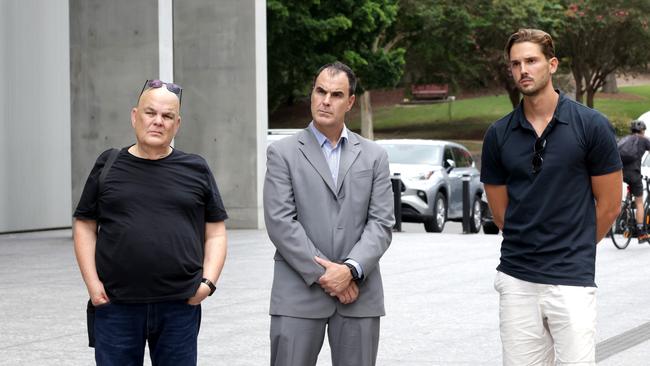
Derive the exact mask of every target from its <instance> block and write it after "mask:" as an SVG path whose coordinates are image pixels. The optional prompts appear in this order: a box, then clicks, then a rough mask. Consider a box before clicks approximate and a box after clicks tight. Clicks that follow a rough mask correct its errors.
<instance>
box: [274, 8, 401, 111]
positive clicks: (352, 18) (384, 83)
mask: <svg viewBox="0 0 650 366" xmlns="http://www.w3.org/2000/svg"><path fill="white" fill-rule="evenodd" d="M397 10H398V6H397V0H339V1H336V0H320V1H319V0H268V1H267V22H268V31H267V47H268V65H269V73H268V74H269V107H270V109H271V110H273V109H275V108H276V107H277V106H279V105H280V104H283V103H292V102H293V101H294V100H295V99H296V98H299V97H302V96H305V95H307V94H308V93H309V90H310V89H311V83H312V78H313V74H314V71H315V70H316V69H317V68H318V67H320V66H321V65H323V64H325V63H328V62H332V61H335V60H341V61H343V62H345V63H347V64H348V65H349V66H350V67H351V68H352V69H353V70H355V73H356V74H357V76H358V78H359V87H360V90H363V91H364V93H365V92H366V91H367V90H369V89H371V88H376V87H392V86H395V84H396V83H397V82H398V81H399V79H400V78H401V76H402V69H403V65H404V52H405V51H404V49H401V48H398V47H396V44H397V43H396V42H398V41H399V39H396V38H395V37H391V35H390V34H388V33H387V30H388V29H389V27H390V26H391V24H392V23H393V22H394V21H395V19H396V16H397ZM366 96H367V97H368V98H364V97H363V96H362V98H361V101H360V104H364V103H365V102H367V103H369V94H367V95H366ZM364 100H365V102H364ZM361 107H362V108H361V109H362V111H363V110H364V109H365V110H367V111H370V108H369V107H370V106H369V104H368V105H367V106H366V105H362V106H361ZM364 107H366V108H364Z"/></svg>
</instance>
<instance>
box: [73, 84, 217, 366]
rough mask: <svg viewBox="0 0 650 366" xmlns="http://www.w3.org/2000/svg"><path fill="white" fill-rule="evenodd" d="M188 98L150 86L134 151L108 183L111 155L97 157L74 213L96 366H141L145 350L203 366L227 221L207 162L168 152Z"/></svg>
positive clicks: (122, 156) (162, 361) (124, 154)
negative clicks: (209, 305) (201, 337)
mask: <svg viewBox="0 0 650 366" xmlns="http://www.w3.org/2000/svg"><path fill="white" fill-rule="evenodd" d="M181 92H182V89H181V88H180V86H178V85H176V84H170V83H165V82H162V81H160V80H147V81H146V83H145V85H144V87H143V89H142V92H141V93H140V98H139V99H138V104H137V106H136V107H134V108H133V109H132V111H131V125H132V126H133V129H134V132H135V140H136V143H135V144H134V145H131V146H130V147H125V148H123V149H121V150H120V151H119V153H118V155H117V156H116V158H115V160H114V162H113V164H112V166H110V169H109V170H107V171H106V172H105V174H104V177H103V179H102V178H101V177H102V172H103V171H104V169H105V166H106V165H107V161H109V156H110V155H111V150H108V151H106V152H104V153H103V154H101V155H100V156H99V158H98V159H97V162H96V163H95V166H94V167H93V169H92V171H91V173H90V176H89V177H88V180H87V181H86V185H85V187H84V190H83V193H82V195H81V199H80V201H79V205H78V206H77V209H76V211H75V213H74V217H75V223H74V246H75V253H76V255H77V262H78V263H79V268H80V269H81V274H82V276H83V279H84V282H85V283H86V287H87V288H88V294H89V295H90V302H91V303H92V306H94V310H95V320H94V329H91V331H93V330H94V336H95V360H96V362H97V365H142V363H143V358H144V348H145V342H147V343H148V344H149V351H150V355H151V360H152V364H153V365H196V362H197V355H196V353H197V345H196V340H197V335H198V332H199V325H200V322H201V307H200V304H201V302H202V301H203V300H205V299H206V298H207V297H208V296H210V295H212V293H213V292H214V290H215V285H214V284H215V283H217V280H218V279H219V274H220V273H221V269H222V268H223V264H224V261H225V257H226V226H225V224H224V220H225V219H226V218H227V215H226V211H225V210H224V207H223V204H222V202H221V197H220V196H219V190H218V189H217V184H216V183H215V181H214V177H213V176H212V173H211V172H210V168H209V167H208V165H207V163H206V162H205V160H203V158H201V157H199V156H197V155H193V154H186V153H184V152H182V151H179V150H176V149H173V148H172V147H171V142H172V139H173V138H174V136H175V135H176V132H177V131H178V129H179V127H180V123H181V117H180V113H179V110H180V98H181ZM100 181H101V182H100ZM98 228H99V230H98ZM91 309H92V307H91Z"/></svg>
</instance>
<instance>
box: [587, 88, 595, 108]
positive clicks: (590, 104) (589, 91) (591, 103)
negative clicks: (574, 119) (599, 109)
mask: <svg viewBox="0 0 650 366" xmlns="http://www.w3.org/2000/svg"><path fill="white" fill-rule="evenodd" d="M595 94H596V90H595V89H594V88H592V87H591V86H590V85H588V86H587V107H589V108H593V107H594V95H595Z"/></svg>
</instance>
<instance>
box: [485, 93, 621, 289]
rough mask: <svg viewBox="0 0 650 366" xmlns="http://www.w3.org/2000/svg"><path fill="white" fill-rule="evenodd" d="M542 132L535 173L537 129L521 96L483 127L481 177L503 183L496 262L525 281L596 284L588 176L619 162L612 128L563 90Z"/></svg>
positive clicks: (593, 215) (593, 211) (602, 172)
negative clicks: (502, 219)
mask: <svg viewBox="0 0 650 366" xmlns="http://www.w3.org/2000/svg"><path fill="white" fill-rule="evenodd" d="M542 137H543V138H545V139H546V148H545V149H544V151H543V152H542V155H543V159H544V161H543V163H542V165H541V170H540V171H539V172H538V173H533V168H532V159H533V153H534V152H533V151H534V145H535V141H536V139H537V134H536V133H535V130H534V129H533V127H532V125H531V124H530V122H528V121H527V120H526V117H525V115H524V111H523V104H520V105H519V107H517V109H515V110H514V111H513V112H512V113H510V114H508V115H507V116H505V117H504V118H502V119H501V120H499V121H497V122H496V123H494V124H493V125H492V126H490V128H489V129H488V130H487V132H486V134H485V140H484V142H483V153H482V156H481V181H482V182H483V183H485V184H492V185H506V186H507V190H508V207H507V208H506V213H505V223H504V228H503V242H502V244H501V263H500V264H499V266H498V267H497V269H498V270H499V271H501V272H504V273H506V274H509V275H511V276H513V277H516V278H519V279H521V280H524V281H529V282H535V283H543V284H551V285H572V286H595V282H594V276H595V264H596V208H595V204H594V195H593V192H592V187H591V177H592V176H599V175H605V174H608V173H613V172H615V171H617V170H620V169H621V167H622V163H621V159H620V156H619V154H618V148H617V146H616V137H615V135H614V129H613V128H612V126H611V125H610V124H609V121H608V120H607V118H605V116H603V115H602V114H600V113H598V112H597V111H595V110H593V109H590V108H587V107H585V106H583V105H581V104H579V103H577V102H575V101H572V100H570V99H568V98H567V97H566V96H565V95H564V94H563V93H560V98H559V100H558V105H557V107H556V109H555V113H554V115H553V119H552V120H551V122H550V123H549V125H548V127H547V128H546V130H545V131H544V133H543V134H542Z"/></svg>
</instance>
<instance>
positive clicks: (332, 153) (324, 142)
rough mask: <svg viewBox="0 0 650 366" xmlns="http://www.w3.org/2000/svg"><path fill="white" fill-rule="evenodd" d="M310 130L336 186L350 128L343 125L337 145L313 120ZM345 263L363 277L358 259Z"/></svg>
mask: <svg viewBox="0 0 650 366" xmlns="http://www.w3.org/2000/svg"><path fill="white" fill-rule="evenodd" d="M309 130H310V131H311V132H312V133H313V134H314V136H315V137H316V140H317V141H318V144H319V145H320V149H321V151H322V152H323V155H324V156H325V161H326V162H327V166H329V168H330V173H331V174H332V180H333V181H334V186H336V185H337V180H338V176H339V165H340V162H341V149H342V148H343V144H345V143H347V141H348V129H347V128H346V127H345V125H344V126H343V131H342V132H341V136H340V137H339V140H338V141H337V142H336V145H332V143H331V142H330V140H329V139H327V136H325V135H323V134H322V133H321V132H320V131H319V130H318V129H317V128H316V127H315V126H314V122H313V121H312V122H311V123H310V124H309ZM345 263H350V264H351V265H353V266H354V268H355V269H356V270H357V273H358V274H359V278H363V268H362V267H361V264H359V263H358V262H357V261H355V260H354V259H352V258H348V259H346V260H345Z"/></svg>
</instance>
